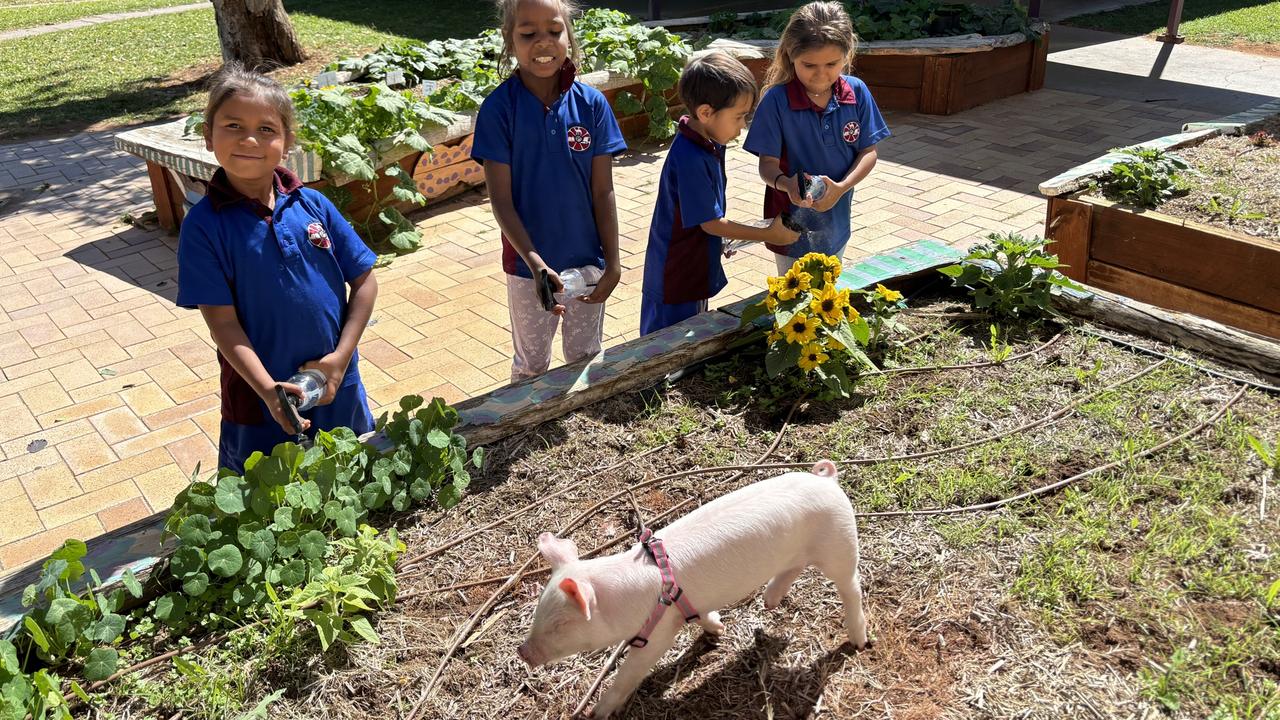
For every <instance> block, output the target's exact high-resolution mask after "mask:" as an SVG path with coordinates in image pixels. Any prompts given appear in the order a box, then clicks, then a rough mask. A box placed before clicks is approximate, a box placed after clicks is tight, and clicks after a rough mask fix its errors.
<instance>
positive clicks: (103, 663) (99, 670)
mask: <svg viewBox="0 0 1280 720" xmlns="http://www.w3.org/2000/svg"><path fill="white" fill-rule="evenodd" d="M119 660H120V656H119V654H117V653H116V651H115V648H94V649H92V650H90V651H89V658H88V659H87V660H85V661H84V679H85V680H91V681H93V682H97V681H98V680H106V679H107V678H109V677H111V676H112V675H114V674H115V672H116V663H117V662H118V661H119Z"/></svg>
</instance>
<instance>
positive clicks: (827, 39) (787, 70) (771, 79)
mask: <svg viewBox="0 0 1280 720" xmlns="http://www.w3.org/2000/svg"><path fill="white" fill-rule="evenodd" d="M828 45H834V46H836V47H838V48H840V49H841V51H843V52H844V54H845V68H846V69H847V68H848V67H849V63H850V62H852V61H853V54H854V52H855V51H856V50H857V49H858V36H857V35H856V34H854V32H853V21H851V20H850V19H849V14H848V13H846V12H845V11H844V6H843V5H841V4H840V3H838V2H811V3H809V4H808V5H805V6H804V7H802V8H800V9H799V10H796V11H795V13H793V14H792V15H791V20H789V21H788V22H787V28H786V29H785V30H783V31H782V38H781V39H780V40H779V41H778V50H777V52H775V53H774V55H773V64H772V65H770V66H769V72H768V73H766V74H765V78H764V84H765V88H766V89H768V88H770V87H773V86H774V85H786V84H787V83H789V82H791V81H792V80H793V79H794V78H795V76H796V71H795V59H796V57H797V56H799V55H803V54H805V53H807V52H809V51H810V50H817V49H818V48H823V47H826V46H828Z"/></svg>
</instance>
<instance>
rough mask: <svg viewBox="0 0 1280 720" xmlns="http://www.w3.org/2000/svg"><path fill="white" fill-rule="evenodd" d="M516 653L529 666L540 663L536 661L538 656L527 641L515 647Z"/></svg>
mask: <svg viewBox="0 0 1280 720" xmlns="http://www.w3.org/2000/svg"><path fill="white" fill-rule="evenodd" d="M516 655H519V656H520V659H521V660H523V661H524V662H525V664H526V665H528V666H529V667H538V665H540V664H541V663H539V662H538V658H537V656H536V655H535V653H534V652H533V650H532V649H530V647H529V643H524V644H522V645H521V646H520V647H518V648H516Z"/></svg>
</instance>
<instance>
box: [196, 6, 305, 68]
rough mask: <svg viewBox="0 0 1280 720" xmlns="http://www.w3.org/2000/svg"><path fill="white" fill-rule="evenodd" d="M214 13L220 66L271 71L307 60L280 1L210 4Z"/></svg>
mask: <svg viewBox="0 0 1280 720" xmlns="http://www.w3.org/2000/svg"><path fill="white" fill-rule="evenodd" d="M213 12H214V16H215V18H216V19H217V22H218V41H219V42H220V43H221V44H222V60H223V62H230V61H232V60H235V61H239V62H240V63H243V64H244V65H246V66H247V67H250V68H253V69H271V68H273V67H279V66H281V65H296V64H297V63H300V62H302V61H303V60H305V59H307V55H306V53H305V52H303V50H302V43H300V42H298V34H297V33H295V32H294V30H293V24H292V23H290V22H289V15H288V13H286V12H285V11H284V2H283V0H213Z"/></svg>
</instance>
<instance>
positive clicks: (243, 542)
mask: <svg viewBox="0 0 1280 720" xmlns="http://www.w3.org/2000/svg"><path fill="white" fill-rule="evenodd" d="M261 529H262V523H256V522H248V523H244V524H243V525H241V526H239V527H237V528H236V542H237V543H239V544H240V547H243V548H247V547H249V543H251V542H253V536H254V533H256V532H258V531H259V530H261Z"/></svg>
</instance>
